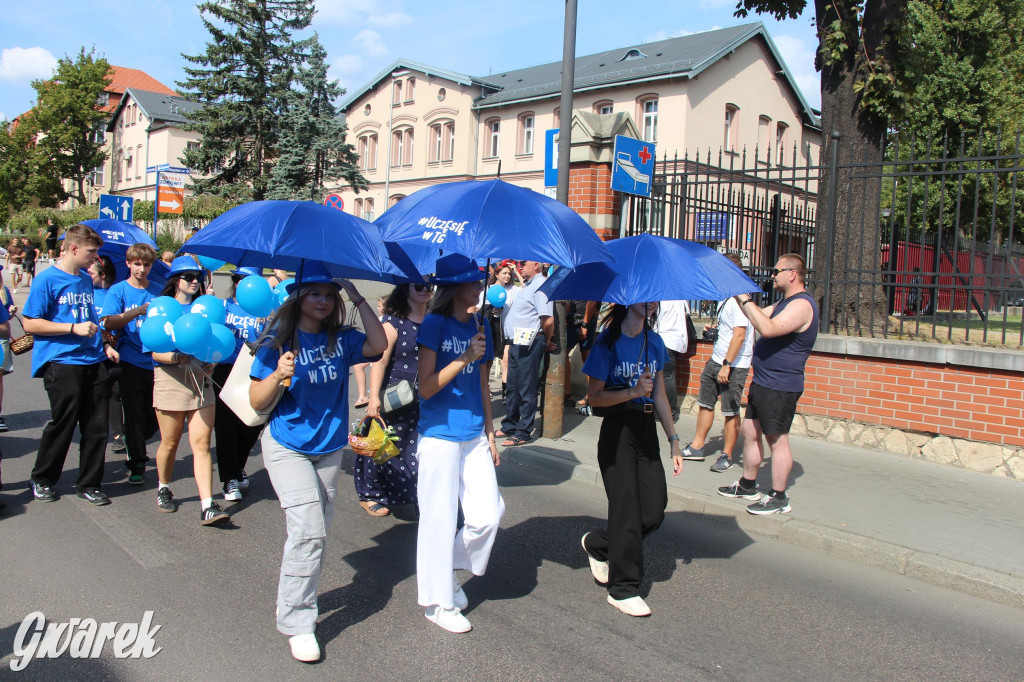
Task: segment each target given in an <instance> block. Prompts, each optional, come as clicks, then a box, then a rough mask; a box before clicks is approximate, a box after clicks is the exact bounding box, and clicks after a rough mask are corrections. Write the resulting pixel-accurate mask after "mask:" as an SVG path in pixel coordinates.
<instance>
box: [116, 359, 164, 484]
mask: <svg viewBox="0 0 1024 682" xmlns="http://www.w3.org/2000/svg"><path fill="white" fill-rule="evenodd" d="M118 384H119V385H120V388H121V405H122V407H123V408H124V444H125V446H126V447H127V448H128V470H129V471H130V472H131V473H133V474H141V473H142V472H143V471H144V470H145V469H146V459H147V457H146V441H147V440H149V439H150V438H152V437H153V435H154V434H155V433H156V431H157V422H156V411H155V410H154V409H153V370H151V369H143V368H142V367H136V366H135V365H132V364H129V363H127V362H123V363H121V377H120V379H119V380H118Z"/></svg>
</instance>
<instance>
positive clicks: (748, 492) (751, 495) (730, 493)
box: [718, 481, 761, 500]
mask: <svg viewBox="0 0 1024 682" xmlns="http://www.w3.org/2000/svg"><path fill="white" fill-rule="evenodd" d="M718 494H719V495H721V496H722V497H739V498H742V499H744V500H757V499H760V497H761V491H759V490H758V489H757V484H756V483H755V484H754V487H753V488H744V487H743V486H741V485H740V482H739V481H735V482H734V483H733V484H732V485H727V486H724V487H721V488H719V489H718Z"/></svg>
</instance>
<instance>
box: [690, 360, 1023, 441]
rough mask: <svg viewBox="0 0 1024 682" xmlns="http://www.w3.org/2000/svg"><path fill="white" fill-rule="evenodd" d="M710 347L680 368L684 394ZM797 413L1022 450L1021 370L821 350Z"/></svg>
mask: <svg viewBox="0 0 1024 682" xmlns="http://www.w3.org/2000/svg"><path fill="white" fill-rule="evenodd" d="M711 348H712V345H711V344H710V343H706V342H703V341H698V343H697V353H696V354H695V355H693V356H691V357H689V358H687V363H686V364H685V365H684V366H683V367H680V368H678V369H677V375H676V385H677V387H678V388H679V392H680V395H683V394H684V392H685V393H689V394H691V395H696V394H697V389H698V387H699V385H700V373H701V370H703V369H704V363H705V362H707V360H708V359H709V358H710V357H711ZM747 383H748V386H749V383H750V381H749V379H748V381H747ZM745 396H746V391H744V401H745ZM797 411H798V412H800V413H801V414H813V415H820V416H824V417H830V418H833V419H850V420H853V421H857V422H861V423H864V424H875V425H879V426H890V427H893V428H897V429H901V430H904V431H918V432H922V433H927V434H932V435H942V436H949V437H952V438H965V439H968V440H976V441H986V442H991V443H1001V444H1003V445H1007V446H1012V447H1024V375H1021V373H1020V372H1013V371H1006V370H999V369H982V368H978V367H962V366H957V365H951V364H937V363H927V362H911V361H906V360H890V359H886V358H877V357H864V356H856V355H851V354H847V355H840V354H834V353H819V352H815V353H812V354H811V357H810V358H809V359H808V361H807V374H806V377H805V387H804V394H803V396H802V397H801V398H800V403H799V405H798V406H797Z"/></svg>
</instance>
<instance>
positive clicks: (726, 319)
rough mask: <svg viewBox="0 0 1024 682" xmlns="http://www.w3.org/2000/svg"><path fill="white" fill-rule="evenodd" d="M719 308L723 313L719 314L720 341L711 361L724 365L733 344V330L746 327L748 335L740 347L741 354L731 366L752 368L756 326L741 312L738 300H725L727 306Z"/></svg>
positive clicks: (717, 342) (716, 343)
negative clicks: (723, 361) (730, 345)
mask: <svg viewBox="0 0 1024 682" xmlns="http://www.w3.org/2000/svg"><path fill="white" fill-rule="evenodd" d="M718 306H719V308H720V309H721V311H722V312H720V313H719V314H718V340H717V341H715V347H714V349H713V350H712V351H711V360H712V361H713V362H717V363H718V364H722V360H724V359H725V354H726V352H728V350H729V344H730V343H732V336H733V329H735V328H736V327H746V328H747V335H746V336H745V337H743V345H742V346H740V352H739V354H738V355H737V356H736V359H735V360H733V361H732V363H731V366H732V367H739V368H743V367H750V360H751V359H752V358H753V356H754V325H752V324H750V320H748V319H747V316H746V315H744V314H743V311H742V310H740V304H739V303H737V302H736V299H734V298H728V299H726V300H725V305H722V303H719V304H718Z"/></svg>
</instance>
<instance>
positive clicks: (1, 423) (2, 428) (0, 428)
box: [0, 417, 9, 433]
mask: <svg viewBox="0 0 1024 682" xmlns="http://www.w3.org/2000/svg"><path fill="white" fill-rule="evenodd" d="M8 430H9V429H8V428H7V420H6V419H4V418H3V417H0V433H7V431H8Z"/></svg>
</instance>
